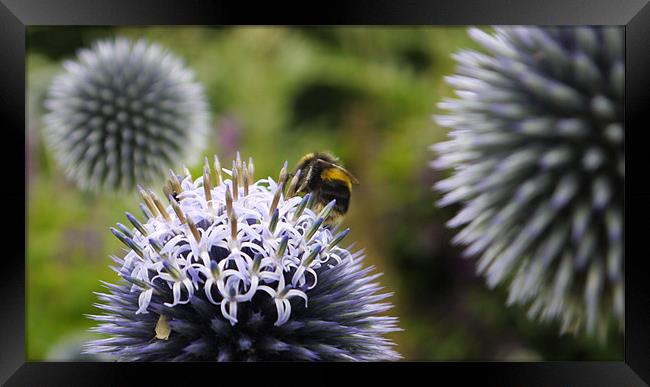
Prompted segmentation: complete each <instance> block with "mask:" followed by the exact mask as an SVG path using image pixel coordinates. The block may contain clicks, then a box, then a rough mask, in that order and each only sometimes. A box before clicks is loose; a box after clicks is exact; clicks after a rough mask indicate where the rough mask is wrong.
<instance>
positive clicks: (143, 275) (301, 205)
mask: <svg viewBox="0 0 650 387" xmlns="http://www.w3.org/2000/svg"><path fill="white" fill-rule="evenodd" d="M240 164H241V167H240ZM251 164H252V159H249V162H248V163H245V162H240V158H239V157H238V158H237V162H234V163H233V169H232V170H228V169H225V168H223V169H222V171H223V174H222V173H221V172H222V171H216V173H213V171H212V170H211V168H210V163H209V161H208V160H207V159H206V164H205V166H204V169H203V176H201V177H199V178H197V179H196V180H193V179H192V177H191V176H190V175H189V173H186V174H185V176H182V177H179V176H177V175H176V174H174V173H172V174H171V178H170V180H171V181H170V183H169V184H168V187H170V188H168V189H167V191H176V192H173V193H171V192H170V193H168V197H167V200H168V201H169V205H163V204H162V202H161V200H160V199H159V198H158V197H157V196H156V194H155V193H153V192H151V191H146V190H144V189H140V193H141V195H142V196H143V199H144V205H143V207H142V208H143V211H144V212H145V217H146V222H144V223H143V222H140V221H139V220H138V219H137V218H135V217H134V216H133V215H131V214H127V218H128V220H129V222H131V223H132V225H133V227H134V228H129V227H126V226H124V225H121V224H118V225H117V228H114V229H112V230H111V231H112V232H113V233H114V234H115V235H116V236H117V237H118V238H119V239H120V240H121V241H122V242H123V243H124V244H125V245H126V246H127V253H126V254H125V255H124V256H123V257H113V259H114V261H115V262H116V263H117V266H116V267H115V268H114V270H115V271H116V272H117V273H118V274H119V276H120V277H122V280H121V281H120V282H119V283H118V284H110V283H105V286H106V287H107V289H108V290H109V291H108V292H107V293H105V294H102V293H100V294H99V299H100V300H101V302H102V303H101V304H96V306H97V307H98V308H100V309H101V310H103V311H104V314H103V315H93V316H89V317H91V318H92V319H94V320H96V321H99V322H101V324H100V325H99V326H97V327H96V328H94V331H96V332H99V333H102V334H106V335H108V336H109V337H108V338H105V339H98V340H95V341H92V342H89V343H88V344H87V352H88V353H106V354H109V355H111V356H114V357H115V358H117V359H119V360H125V361H136V360H143V361H168V360H174V361H177V360H178V361H180V360H219V361H238V360H361V361H373V360H396V359H399V358H400V355H399V354H398V353H397V352H395V351H394V350H393V348H392V347H393V345H394V344H393V343H392V342H391V341H390V340H389V339H387V338H386V337H384V335H385V334H387V333H390V332H394V331H397V330H399V328H397V325H396V324H397V319H396V318H395V317H387V316H382V314H383V313H384V312H386V311H387V310H388V309H390V308H391V307H392V305H391V304H390V303H389V302H384V300H385V299H386V298H387V297H389V296H390V294H389V293H382V292H381V289H382V288H381V287H380V286H379V285H378V284H377V283H376V282H375V280H376V278H377V277H378V276H379V274H372V275H371V274H370V273H371V270H372V267H366V268H364V267H363V266H362V260H363V258H364V255H363V253H362V252H360V251H358V252H352V251H351V250H350V248H345V247H341V242H342V240H343V239H344V238H345V236H346V235H347V234H348V231H349V230H347V229H346V230H343V231H340V232H339V231H337V230H330V229H328V228H325V227H323V226H321V224H322V220H323V215H322V214H319V213H315V212H314V211H313V210H312V209H310V208H309V207H307V206H306V205H305V203H307V202H308V201H309V197H308V196H306V197H304V198H303V197H300V196H293V197H285V196H284V195H283V193H282V192H283V185H282V184H278V183H277V182H276V181H274V180H273V179H272V178H270V177H269V178H267V179H261V180H258V181H256V182H253V181H252V179H251V178H249V173H250V172H251V171H252V168H249V167H248V166H249V165H251ZM214 165H220V163H219V161H218V159H216V158H215V161H214ZM247 165H248V166H247ZM229 176H230V178H228V177H229ZM235 180H237V181H235ZM213 184H214V185H213ZM174 187H175V188H174ZM233 187H236V190H237V192H235V194H233V192H232V190H233Z"/></svg>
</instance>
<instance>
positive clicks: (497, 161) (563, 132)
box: [432, 27, 625, 338]
mask: <svg viewBox="0 0 650 387" xmlns="http://www.w3.org/2000/svg"><path fill="white" fill-rule="evenodd" d="M495 31H496V32H495V33H494V34H489V33H486V32H483V31H481V30H479V29H476V28H472V29H470V31H469V34H470V35H471V37H472V38H473V39H474V40H475V41H476V42H478V43H479V44H480V45H482V46H483V47H484V48H485V49H486V50H487V54H484V53H479V52H475V51H471V50H463V51H460V52H458V53H456V54H455V55H454V58H455V59H456V60H457V62H458V67H457V74H455V75H454V76H450V77H447V82H448V83H449V85H451V86H452V87H453V88H454V89H455V93H456V94H457V96H458V98H457V99H448V100H445V101H443V102H441V103H440V104H439V106H440V108H441V109H444V110H447V111H448V114H447V115H442V116H438V117H436V120H437V123H438V124H439V125H441V126H444V127H449V128H451V129H452V130H451V131H450V133H449V136H450V137H451V140H450V141H447V142H442V143H439V144H437V145H434V146H433V148H434V150H436V151H437V152H438V153H439V158H438V159H437V160H436V161H434V162H433V163H432V165H433V167H435V168H439V169H447V168H451V169H452V170H453V173H452V175H451V176H450V177H449V178H447V179H445V180H442V181H439V182H438V183H437V184H436V185H435V188H436V189H437V190H439V191H441V192H443V193H445V195H444V197H443V198H442V199H441V200H440V202H439V205H441V206H447V205H450V204H454V203H459V204H461V206H462V209H461V210H460V211H459V212H458V214H457V215H456V216H455V217H454V218H453V219H451V220H450V221H449V223H448V225H449V226H450V227H462V230H461V231H460V232H459V233H458V234H457V236H456V237H455V239H454V242H456V243H459V244H463V245H466V246H467V249H466V250H465V251H464V255H466V256H475V255H478V256H480V259H479V260H478V265H477V266H478V272H479V273H482V274H483V275H485V277H486V278H487V282H488V284H489V286H490V287H493V286H496V285H497V284H499V283H502V282H507V283H509V299H508V303H509V304H525V305H529V306H530V309H529V316H530V317H531V318H539V319H541V320H559V321H560V322H561V325H562V331H563V332H564V331H571V332H577V331H579V330H581V329H585V330H586V331H587V334H589V335H591V334H594V333H598V334H599V336H601V337H603V338H604V337H605V335H606V331H607V329H608V325H609V322H610V321H612V320H617V321H618V323H619V327H620V329H622V327H623V314H624V313H623V308H624V299H623V297H624V296H623V275H624V273H623V263H624V254H623V249H624V229H623V226H624V221H623V187H624V184H625V150H624V140H625V131H624V126H623V86H624V68H625V64H624V58H623V29H622V28H619V27H603V28H600V27H557V28H550V27H548V28H542V27H503V28H496V29H495Z"/></svg>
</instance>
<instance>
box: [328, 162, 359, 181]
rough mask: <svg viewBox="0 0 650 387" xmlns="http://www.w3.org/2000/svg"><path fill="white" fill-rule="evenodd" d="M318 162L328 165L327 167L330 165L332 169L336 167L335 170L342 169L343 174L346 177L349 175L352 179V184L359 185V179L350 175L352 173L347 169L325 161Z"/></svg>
mask: <svg viewBox="0 0 650 387" xmlns="http://www.w3.org/2000/svg"><path fill="white" fill-rule="evenodd" d="M318 161H320V162H321V163H324V164H327V165H329V166H330V167H334V168H337V169H340V170H341V171H342V172H343V173H345V174H346V175H348V177H349V178H350V180H352V184H356V185H358V184H359V180H357V178H356V177H354V175H352V174H351V173H350V171H348V170H347V169H345V168H343V167H342V166H340V165H338V164H333V163H328V162H327V161H324V160H318Z"/></svg>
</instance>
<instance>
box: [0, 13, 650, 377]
mask: <svg viewBox="0 0 650 387" xmlns="http://www.w3.org/2000/svg"><path fill="white" fill-rule="evenodd" d="M190 24H199V25H205V24H251V25H252V24H264V25H269V24H283V25H297V24H299V25H330V24H339V25H340V24H345V25H361V24H363V25H374V24H382V25H384V24H385V25H412V24H417V25H473V24H477V25H489V24H537V25H540V24H541V25H574V24H590V25H624V26H625V31H626V42H625V47H626V54H625V55H626V85H625V92H626V98H625V125H626V126H627V127H628V128H632V130H631V131H628V136H629V135H630V134H631V138H632V141H631V142H630V141H628V142H627V143H628V144H630V148H632V151H631V152H630V151H629V149H628V150H627V155H628V159H629V160H628V162H627V164H628V169H627V176H628V178H627V181H629V179H630V177H632V181H635V183H634V184H635V185H634V186H633V188H632V189H631V190H630V186H629V183H628V184H627V187H625V188H626V194H625V200H626V201H627V203H628V204H629V203H630V202H631V203H632V207H631V208H632V209H633V211H632V212H630V214H629V215H632V217H629V216H626V225H627V224H629V223H630V222H631V221H632V220H635V219H636V220H638V223H640V224H641V221H643V220H644V219H647V215H648V214H650V204H649V202H650V201H649V200H648V199H650V188H648V187H645V188H644V186H643V185H641V183H640V181H641V179H642V177H643V175H644V172H645V171H646V170H647V168H648V166H649V165H650V162H649V161H650V152H647V151H645V152H644V149H641V147H642V146H644V145H645V144H648V143H649V142H648V141H647V140H648V137H649V136H648V134H647V133H648V132H649V130H648V129H647V128H644V124H645V123H647V122H650V121H646V115H647V111H648V110H649V109H648V108H647V102H648V101H650V91H649V90H650V50H648V47H649V45H650V6H649V5H648V4H647V1H646V0H626V1H613V0H552V1H551V0H546V1H543V2H541V1H537V2H535V1H527V2H523V1H518V2H517V1H509V0H481V1H470V0H462V1H461V0H447V1H436V2H432V1H426V0H416V1H401V2H400V1H390V0H388V1H384V0H375V1H354V2H353V1H346V2H339V1H329V2H313V1H311V2H303V3H298V4H294V3H291V4H290V3H284V4H279V3H278V2H273V3H266V4H264V3H257V2H255V3H253V2H250V3H248V2H238V3H235V2H222V1H216V0H185V1H171V0H139V1H125V0H119V1H118V0H102V1H92V2H91V1H84V0H57V1H43V0H0V52H2V54H0V112H1V114H0V117H2V118H3V120H4V125H3V126H2V127H1V128H2V131H3V141H2V144H3V145H7V146H6V147H4V149H3V151H1V152H0V160H1V163H0V165H2V166H3V178H4V179H3V180H4V184H3V190H2V191H3V202H2V203H3V205H2V215H3V216H2V218H3V219H4V222H3V223H4V224H3V226H4V227H3V228H4V229H5V230H6V234H4V235H3V236H4V238H3V240H4V243H3V247H4V251H3V254H1V255H0V316H1V317H0V383H6V385H8V386H45V385H66V386H71V385H95V386H97V385H111V386H118V385H120V386H121V385H127V384H130V382H132V383H135V382H136V380H137V379H136V377H137V376H138V375H139V376H144V380H145V381H146V385H165V384H166V383H165V382H168V381H170V380H171V379H170V376H174V375H175V376H180V377H182V378H183V379H184V380H185V382H186V383H187V382H189V380H192V379H194V380H196V381H199V382H208V381H218V382H219V383H223V382H224V381H225V380H226V379H229V378H232V379H233V380H239V381H241V380H245V379H242V378H246V379H249V380H252V378H255V377H260V378H264V377H267V378H268V376H269V375H283V374H284V373H285V372H287V373H288V372H291V373H292V374H293V373H294V372H298V371H301V373H302V372H304V373H306V376H307V378H308V379H309V380H311V379H313V378H314V377H315V376H317V375H323V376H325V377H327V376H328V375H331V376H330V377H333V378H337V379H338V378H341V375H343V373H344V372H345V373H347V372H348V371H351V372H355V371H356V370H357V369H358V371H357V372H358V373H359V375H360V376H364V377H370V378H372V379H374V378H376V379H379V378H381V377H384V376H385V375H389V374H394V375H395V376H397V377H399V376H402V377H403V376H404V375H411V373H412V372H414V371H415V372H417V373H422V376H427V378H426V379H423V380H425V381H428V382H432V383H433V381H435V380H439V381H440V382H442V383H443V384H447V383H448V382H445V381H446V380H449V381H453V384H454V385H458V384H460V385H463V384H464V383H465V382H468V381H475V382H476V381H478V382H480V385H498V386H511V385H512V386H550V385H552V386H642V385H646V384H645V383H650V308H648V305H649V303H648V300H650V297H649V296H650V290H649V289H650V287H649V286H648V283H649V281H647V280H646V278H645V277H646V276H647V273H648V272H646V271H645V270H643V267H644V266H643V265H642V263H643V259H644V258H646V256H647V253H646V252H644V251H643V250H640V251H641V252H640V253H637V254H632V255H630V257H631V259H628V260H627V264H626V267H625V269H626V284H625V285H626V287H625V300H626V319H625V358H624V361H621V362H539V363H534V362H467V363H464V362H419V363H409V362H399V363H390V364H367V363H366V364H331V363H319V364H297V365H296V364H293V363H292V364H277V363H273V364H270V363H258V364H255V365H246V364H239V363H236V364H233V363H231V364H224V365H215V364H211V363H192V364H190V363H173V364H159V363H138V364H135V363H119V364H118V363H61V362H26V360H25V359H26V358H25V299H26V297H25V291H26V288H25V283H26V281H25V257H26V255H25V248H26V246H27V240H26V220H25V219H26V211H27V206H26V192H27V188H28V187H27V185H26V184H27V183H26V177H25V174H23V173H22V172H21V171H22V169H21V167H24V166H25V154H24V149H25V148H24V145H25V141H26V131H25V114H24V111H25V110H24V108H25V106H24V105H25V31H26V27H27V26H34V25H41V26H43V25H190ZM644 113H645V114H644ZM643 136H646V138H645V140H644V138H643ZM628 140H629V137H628ZM636 148H638V149H636ZM630 161H631V162H630ZM18 203H23V207H22V208H23V209H24V212H23V213H22V214H21V207H20V206H18ZM53 205H55V203H53ZM628 208H629V206H628ZM626 215H627V214H626ZM626 228H627V229H628V233H631V235H632V240H633V241H635V242H634V245H635V246H639V249H640V246H641V240H642V238H643V235H642V233H646V231H645V230H646V229H647V228H645V227H637V228H636V229H635V228H629V227H626ZM20 241H23V242H24V243H22V244H21V243H20ZM339 367H340V368H343V370H340V369H339ZM235 368H236V369H237V370H235ZM326 368H332V370H331V372H323V371H325V369H326ZM247 369H250V371H247ZM238 371H243V372H238ZM280 373H282V374H280ZM407 373H408V374H407ZM265 375H266V376H265ZM285 377H286V378H287V379H286V381H287V382H290V381H291V379H293V378H291V376H290V374H287V375H286V376H283V379H284V378H285ZM318 377H319V378H320V377H321V376H318ZM411 378H419V376H415V375H411V376H409V378H408V379H407V380H406V381H407V382H408V380H409V379H411ZM308 379H303V380H305V381H306V380H308ZM411 380H416V379H411ZM644 381H645V383H644ZM278 382H280V381H278ZM474 385H475V384H474Z"/></svg>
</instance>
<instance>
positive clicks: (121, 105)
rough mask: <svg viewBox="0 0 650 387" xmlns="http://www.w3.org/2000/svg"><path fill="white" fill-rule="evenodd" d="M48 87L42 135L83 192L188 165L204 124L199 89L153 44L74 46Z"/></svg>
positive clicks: (128, 184) (131, 183) (119, 41)
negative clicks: (74, 53) (73, 56)
mask: <svg viewBox="0 0 650 387" xmlns="http://www.w3.org/2000/svg"><path fill="white" fill-rule="evenodd" d="M63 67H64V72H63V73H61V74H60V75H58V76H57V77H55V78H54V80H53V82H52V84H51V85H50V87H49V90H48V94H47V98H46V101H45V103H44V104H45V107H46V109H47V110H48V113H47V114H46V115H45V116H44V123H45V128H44V134H45V138H46V140H47V144H48V145H49V147H50V149H51V150H52V151H53V154H54V157H55V159H56V161H57V162H58V164H59V165H60V166H61V167H62V169H63V171H64V173H65V174H66V176H67V177H68V178H70V179H71V180H73V181H75V182H76V183H77V185H78V186H79V187H81V188H83V189H87V190H92V191H100V190H108V191H118V190H130V189H133V188H135V186H136V184H148V183H151V182H153V181H155V179H156V178H160V177H161V176H164V173H165V171H166V170H167V169H168V168H170V167H174V166H175V165H173V162H185V163H192V162H194V161H197V160H196V159H195V157H196V155H197V154H200V152H201V150H202V148H203V145H204V143H205V137H206V135H207V132H208V127H209V112H208V104H207V100H206V97H205V93H204V90H203V87H202V86H201V84H199V83H198V82H196V81H195V80H194V73H193V72H192V71H191V70H189V69H188V68H186V67H185V66H184V65H183V63H182V61H181V60H180V59H179V58H178V57H176V56H174V55H173V54H171V53H170V52H168V51H167V50H166V49H164V48H163V47H161V46H160V45H158V44H150V43H148V42H146V41H145V40H143V39H141V40H138V41H136V42H132V41H130V40H128V39H126V38H116V39H108V40H101V41H97V42H95V43H94V44H93V46H92V47H91V48H84V49H81V50H80V51H79V52H78V54H77V58H76V59H75V60H68V61H65V62H64V63H63Z"/></svg>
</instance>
